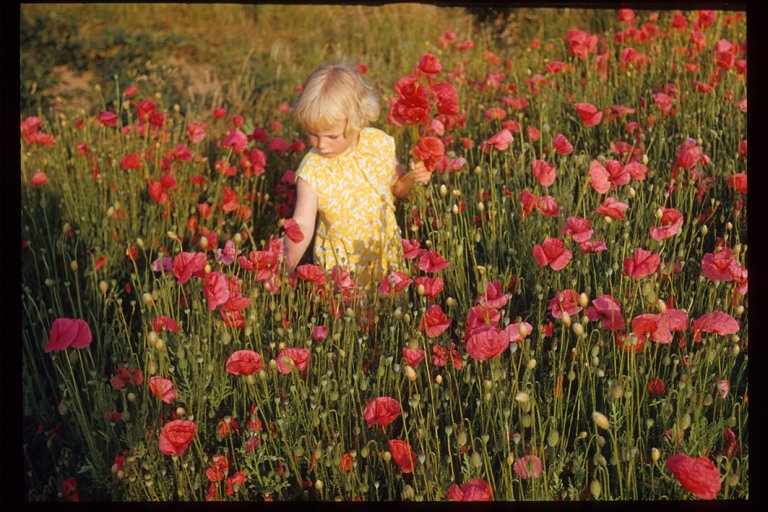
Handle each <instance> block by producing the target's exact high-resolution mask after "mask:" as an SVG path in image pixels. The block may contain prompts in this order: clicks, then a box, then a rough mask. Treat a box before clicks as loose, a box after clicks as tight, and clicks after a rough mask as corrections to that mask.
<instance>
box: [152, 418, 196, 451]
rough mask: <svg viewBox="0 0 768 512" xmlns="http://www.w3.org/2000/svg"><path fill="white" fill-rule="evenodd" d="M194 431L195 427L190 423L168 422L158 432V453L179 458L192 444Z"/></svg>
mask: <svg viewBox="0 0 768 512" xmlns="http://www.w3.org/2000/svg"><path fill="white" fill-rule="evenodd" d="M196 431H197V426H196V425H195V423H194V422H192V421H186V420H173V421H169V422H168V423H166V424H165V425H164V426H163V430H162V432H160V444H159V448H160V451H161V452H162V453H164V454H165V455H176V456H178V457H181V455H182V454H183V453H184V450H186V449H187V446H189V445H190V444H191V443H192V440H193V439H194V437H195V432H196Z"/></svg>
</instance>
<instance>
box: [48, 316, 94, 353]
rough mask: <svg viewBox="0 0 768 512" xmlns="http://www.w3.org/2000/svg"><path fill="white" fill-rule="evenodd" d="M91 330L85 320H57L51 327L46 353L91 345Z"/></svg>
mask: <svg viewBox="0 0 768 512" xmlns="http://www.w3.org/2000/svg"><path fill="white" fill-rule="evenodd" d="M92 339H93V336H92V335H91V328H90V326H89V325H88V323H87V322H86V321H85V320H80V319H79V318H77V319H72V318H57V319H56V320H54V321H53V324H52V325H51V332H50V334H49V335H48V345H46V347H45V349H44V351H45V352H46V353H48V352H51V351H54V350H64V349H65V348H85V347H87V346H88V345H90V344H91V340H92Z"/></svg>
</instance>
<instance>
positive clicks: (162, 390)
mask: <svg viewBox="0 0 768 512" xmlns="http://www.w3.org/2000/svg"><path fill="white" fill-rule="evenodd" d="M149 391H150V392H151V393H152V395H153V396H156V397H158V398H160V399H161V400H162V401H163V402H165V403H167V404H172V403H173V401H174V400H176V397H177V393H176V390H175V389H174V388H173V382H172V381H170V380H168V379H164V378H163V377H160V376H159V375H153V376H152V377H150V378H149Z"/></svg>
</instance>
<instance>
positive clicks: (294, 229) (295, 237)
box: [283, 218, 304, 244]
mask: <svg viewBox="0 0 768 512" xmlns="http://www.w3.org/2000/svg"><path fill="white" fill-rule="evenodd" d="M283 229H285V234H286V235H287V236H288V238H289V239H290V240H291V242H293V243H295V244H297V243H299V242H301V241H302V240H304V233H302V232H301V228H300V227H299V224H298V223H297V222H296V221H295V220H294V219H293V218H291V219H288V220H286V221H285V224H283Z"/></svg>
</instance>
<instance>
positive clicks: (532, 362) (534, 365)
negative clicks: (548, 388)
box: [525, 359, 536, 370]
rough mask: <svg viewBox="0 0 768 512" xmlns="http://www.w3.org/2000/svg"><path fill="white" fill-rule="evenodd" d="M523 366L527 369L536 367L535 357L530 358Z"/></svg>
mask: <svg viewBox="0 0 768 512" xmlns="http://www.w3.org/2000/svg"><path fill="white" fill-rule="evenodd" d="M525 367H526V368H527V369H528V370H533V369H534V368H536V360H535V359H531V360H530V361H528V363H527V364H526V365H525Z"/></svg>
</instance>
